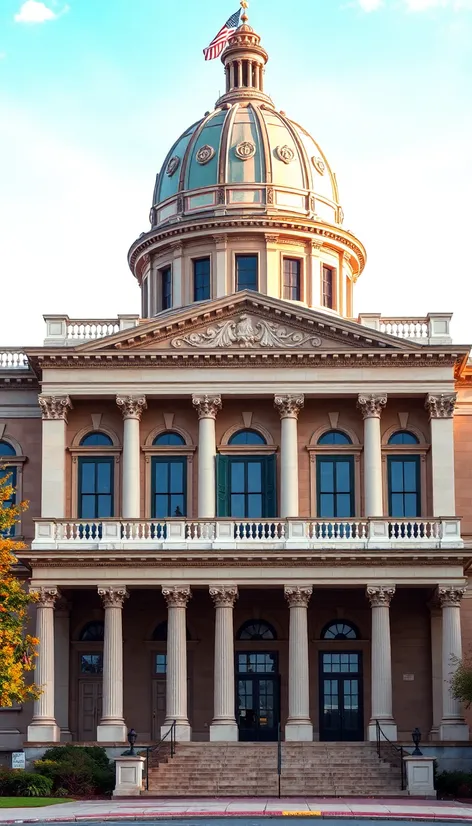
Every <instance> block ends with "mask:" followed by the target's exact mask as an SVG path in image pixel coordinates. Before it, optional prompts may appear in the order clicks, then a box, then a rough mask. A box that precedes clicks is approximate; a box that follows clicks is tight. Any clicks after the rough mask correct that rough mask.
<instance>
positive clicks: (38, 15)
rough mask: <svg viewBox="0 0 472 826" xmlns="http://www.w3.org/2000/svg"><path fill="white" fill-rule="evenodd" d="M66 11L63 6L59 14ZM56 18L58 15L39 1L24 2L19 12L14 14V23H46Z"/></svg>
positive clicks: (29, 0)
mask: <svg viewBox="0 0 472 826" xmlns="http://www.w3.org/2000/svg"><path fill="white" fill-rule="evenodd" d="M67 10H68V6H65V7H64V8H63V9H62V12H61V14H63V13H64V12H66V11H67ZM56 17H59V14H57V13H56V12H55V11H53V10H52V9H50V8H49V6H46V4H45V3H43V2H41V0H25V2H24V3H23V5H22V6H21V8H20V10H19V12H18V13H17V14H15V22H16V23H46V22H47V21H48V20H55V19H56Z"/></svg>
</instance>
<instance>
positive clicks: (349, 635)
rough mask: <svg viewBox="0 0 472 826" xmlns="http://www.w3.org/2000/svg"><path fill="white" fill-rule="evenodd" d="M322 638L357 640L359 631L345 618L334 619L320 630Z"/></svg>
mask: <svg viewBox="0 0 472 826" xmlns="http://www.w3.org/2000/svg"><path fill="white" fill-rule="evenodd" d="M321 639H322V640H357V639H359V632H358V630H357V628H356V627H355V626H354V625H351V623H350V622H346V621H345V620H336V621H335V622H330V623H328V625H325V627H324V628H323V631H322V632H321Z"/></svg>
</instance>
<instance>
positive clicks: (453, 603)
mask: <svg viewBox="0 0 472 826" xmlns="http://www.w3.org/2000/svg"><path fill="white" fill-rule="evenodd" d="M464 593H465V588H452V587H439V588H438V592H437V594H438V599H439V602H440V605H441V609H442V679H443V692H442V704H443V710H442V720H441V725H440V727H439V738H440V740H468V739H469V729H468V726H467V725H466V723H465V720H464V715H463V712H462V705H461V702H460V700H456V699H455V697H454V696H453V694H452V691H451V678H452V676H453V675H454V672H455V671H456V669H457V666H458V663H459V661H460V660H461V659H462V637H461V600H462V597H463V595H464Z"/></svg>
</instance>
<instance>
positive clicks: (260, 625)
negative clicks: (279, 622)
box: [237, 620, 277, 642]
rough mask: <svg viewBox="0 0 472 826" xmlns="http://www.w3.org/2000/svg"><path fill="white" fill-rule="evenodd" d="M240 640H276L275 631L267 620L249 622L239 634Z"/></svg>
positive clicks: (242, 627) (242, 626)
mask: <svg viewBox="0 0 472 826" xmlns="http://www.w3.org/2000/svg"><path fill="white" fill-rule="evenodd" d="M237 639H238V640H252V641H253V642H254V641H256V642H258V641H259V640H276V639H277V634H276V633H275V629H274V628H273V627H272V625H270V624H269V623H268V622H265V620H248V621H247V622H245V623H244V625H241V628H240V629H239V631H238V633H237Z"/></svg>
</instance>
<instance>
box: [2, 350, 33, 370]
mask: <svg viewBox="0 0 472 826" xmlns="http://www.w3.org/2000/svg"><path fill="white" fill-rule="evenodd" d="M28 366H29V365H28V358H27V356H26V353H22V352H21V350H15V349H11V348H5V349H4V350H1V351H0V370H26V369H27V368H28Z"/></svg>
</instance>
